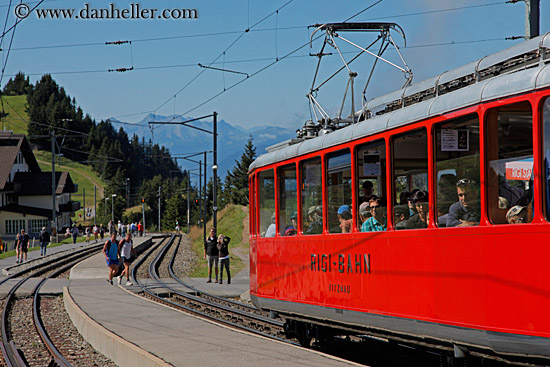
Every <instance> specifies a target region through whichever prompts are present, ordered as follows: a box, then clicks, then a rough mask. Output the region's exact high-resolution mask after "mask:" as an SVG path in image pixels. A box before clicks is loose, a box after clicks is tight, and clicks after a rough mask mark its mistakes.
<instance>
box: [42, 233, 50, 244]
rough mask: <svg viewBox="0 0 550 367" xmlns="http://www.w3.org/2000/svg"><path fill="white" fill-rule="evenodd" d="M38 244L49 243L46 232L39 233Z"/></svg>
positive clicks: (48, 236)
mask: <svg viewBox="0 0 550 367" xmlns="http://www.w3.org/2000/svg"><path fill="white" fill-rule="evenodd" d="M40 242H50V234H49V233H48V231H40Z"/></svg>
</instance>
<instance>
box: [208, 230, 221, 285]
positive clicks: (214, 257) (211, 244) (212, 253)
mask: <svg viewBox="0 0 550 367" xmlns="http://www.w3.org/2000/svg"><path fill="white" fill-rule="evenodd" d="M207 257H208V280H207V281H206V283H212V267H214V271H215V273H216V283H217V282H218V261H219V251H218V246H217V241H216V230H215V229H214V228H210V237H208V238H207V239H206V241H205V242H204V259H207Z"/></svg>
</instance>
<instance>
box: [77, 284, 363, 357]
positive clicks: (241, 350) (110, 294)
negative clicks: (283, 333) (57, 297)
mask: <svg viewBox="0 0 550 367" xmlns="http://www.w3.org/2000/svg"><path fill="white" fill-rule="evenodd" d="M68 292H69V294H70V296H71V298H72V299H74V302H75V303H76V305H77V306H78V307H79V308H80V309H81V310H82V311H83V312H84V313H85V314H86V315H87V316H89V317H90V318H91V319H93V320H94V321H95V322H97V323H98V324H100V325H101V326H102V327H103V328H105V329H107V330H108V331H110V332H112V333H113V334H116V335H117V336H119V337H120V338H122V339H123V340H126V341H128V342H130V343H132V344H133V345H135V346H137V347H139V348H140V349H142V350H145V351H147V352H149V353H150V354H152V355H154V356H156V357H158V358H160V359H162V360H163V361H165V362H167V363H168V364H170V365H172V366H177V367H179V366H212V367H219V366H222V365H223V366H262V367H270V366H300V367H303V366H350V365H355V364H353V363H348V362H346V361H342V360H340V359H337V358H331V357H326V356H324V355H322V354H320V353H317V352H314V351H311V350H308V349H305V348H301V347H295V346H289V345H286V344H283V343H279V342H274V341H271V340H268V339H266V338H261V337H256V336H252V335H249V334H246V333H242V332H238V331H235V330H232V329H229V328H226V327H222V326H218V325H216V324H213V323H211V322H207V321H205V320H202V319H199V318H197V317H194V316H190V315H187V314H184V313H182V312H179V311H175V310H172V309H170V308H168V307H165V306H161V305H158V304H156V303H154V302H151V301H148V300H146V299H143V298H141V297H138V296H136V295H133V294H132V293H131V292H128V291H127V290H126V289H124V288H123V287H119V286H115V285H110V284H108V283H107V282H106V281H105V280H103V279H87V280H85V279H81V280H71V281H70V284H69V288H68ZM69 314H71V312H69ZM72 317H73V316H72V315H71V318H72ZM73 322H74V323H75V325H77V328H79V325H83V324H84V322H83V321H79V320H74V319H73ZM84 328H85V327H83V326H81V327H80V328H79V332H81V333H83V331H82V330H81V329H84ZM88 328H89V327H88ZM84 332H85V331H84ZM85 338H86V339H87V340H88V342H90V344H91V345H92V346H94V348H96V349H98V350H99V351H100V352H102V353H104V354H106V355H107V356H108V357H110V358H111V359H113V361H114V362H115V363H116V364H117V365H119V366H121V367H125V366H135V363H136V362H135V361H133V360H132V358H133V356H132V353H135V351H133V350H131V349H129V350H128V351H127V352H126V353H127V354H125V353H123V351H122V349H123V348H122V347H117V348H111V347H110V346H111V345H112V343H111V342H110V338H111V337H109V336H105V335H96V336H95V338H96V339H95V340H94V339H93V338H94V337H91V336H90V335H85ZM105 339H109V343H105ZM101 348H103V349H112V351H111V352H108V351H107V350H101ZM107 353H111V354H113V355H109V354H107ZM128 363H131V364H128ZM148 363H149V365H154V364H153V362H152V361H149V362H148ZM145 365H147V364H145ZM156 365H158V364H156Z"/></svg>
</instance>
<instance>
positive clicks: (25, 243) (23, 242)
mask: <svg viewBox="0 0 550 367" xmlns="http://www.w3.org/2000/svg"><path fill="white" fill-rule="evenodd" d="M29 240H30V238H29V235H28V234H26V233H25V230H24V229H22V230H21V234H20V235H19V240H18V241H17V248H18V249H19V254H18V261H17V262H18V263H22V262H23V254H25V261H27V252H28V251H29Z"/></svg>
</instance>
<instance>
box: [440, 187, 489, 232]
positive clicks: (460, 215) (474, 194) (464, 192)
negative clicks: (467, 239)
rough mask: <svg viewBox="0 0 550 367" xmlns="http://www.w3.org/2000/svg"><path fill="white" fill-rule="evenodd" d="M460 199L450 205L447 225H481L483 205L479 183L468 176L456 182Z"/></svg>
mask: <svg viewBox="0 0 550 367" xmlns="http://www.w3.org/2000/svg"><path fill="white" fill-rule="evenodd" d="M456 192H457V195H458V201H457V202H456V203H454V204H453V205H451V206H450V208H449V214H448V215H447V220H446V226H447V227H469V226H477V225H479V220H480V218H481V206H480V199H479V185H478V184H477V183H476V182H475V181H474V180H470V179H468V178H463V179H461V180H458V181H457V183H456Z"/></svg>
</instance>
